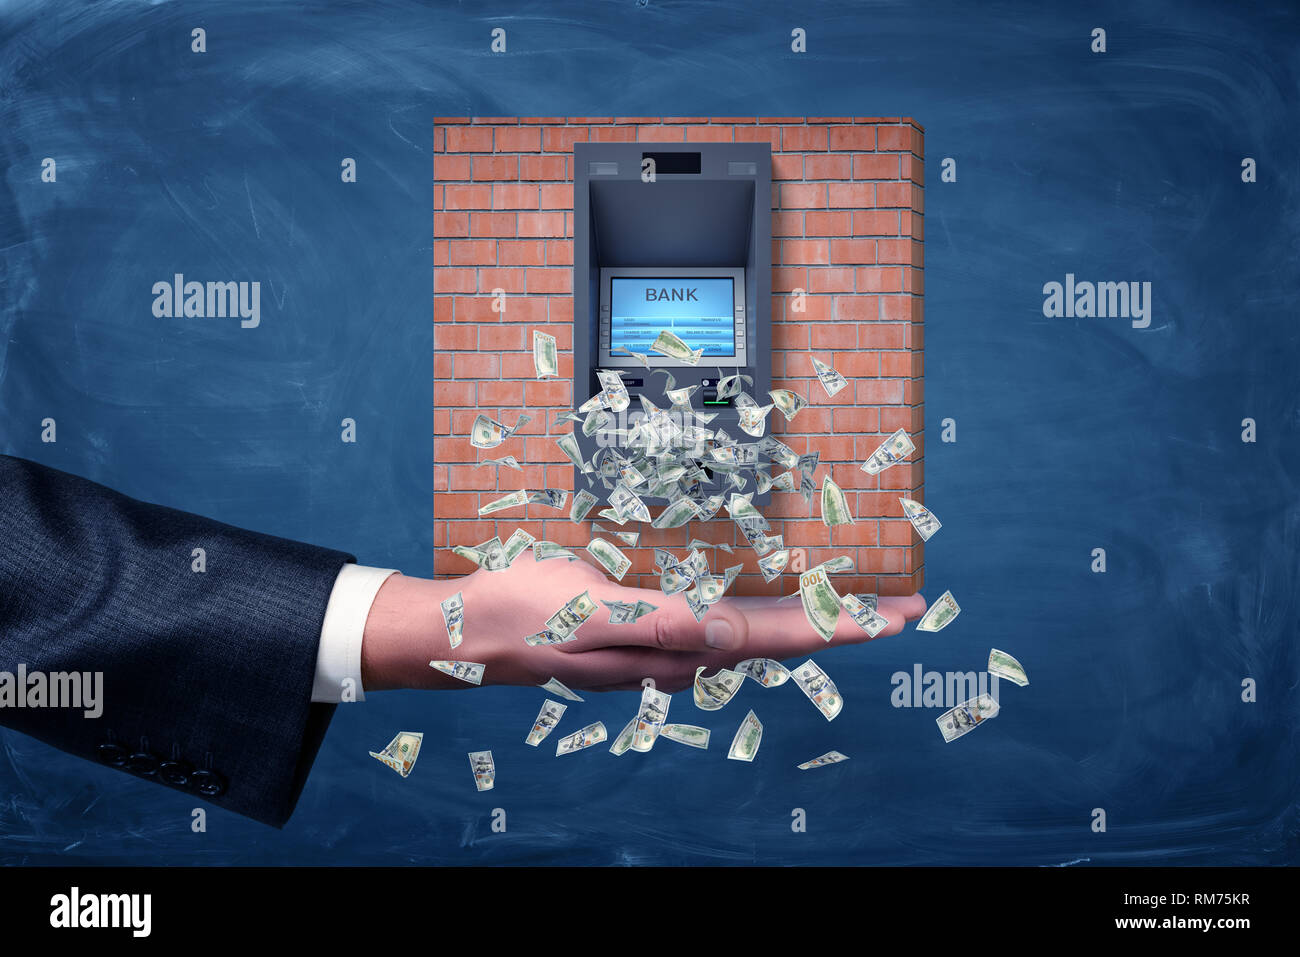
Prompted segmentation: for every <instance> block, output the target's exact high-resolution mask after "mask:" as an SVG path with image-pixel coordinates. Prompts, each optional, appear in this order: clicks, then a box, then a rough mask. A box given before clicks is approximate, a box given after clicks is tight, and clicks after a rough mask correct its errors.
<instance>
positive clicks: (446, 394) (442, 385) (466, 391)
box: [433, 382, 477, 406]
mask: <svg viewBox="0 0 1300 957" xmlns="http://www.w3.org/2000/svg"><path fill="white" fill-rule="evenodd" d="M475 385H476V383H474V382H435V383H434V384H433V404H434V405H441V406H452V405H475V404H476V401H477V400H476V399H475V393H474V389H475Z"/></svg>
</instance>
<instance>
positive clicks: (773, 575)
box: [758, 548, 790, 582]
mask: <svg viewBox="0 0 1300 957" xmlns="http://www.w3.org/2000/svg"><path fill="white" fill-rule="evenodd" d="M789 561H790V549H788V548H783V549H781V550H780V551H779V552H772V553H771V554H768V555H764V556H763V557H762V558H760V559H759V560H758V570H759V571H760V572H762V573H763V581H768V582H770V581H775V580H776V579H778V578H780V577H781V572H782V570H784V568H785V566H786V564H787V563H788V562H789Z"/></svg>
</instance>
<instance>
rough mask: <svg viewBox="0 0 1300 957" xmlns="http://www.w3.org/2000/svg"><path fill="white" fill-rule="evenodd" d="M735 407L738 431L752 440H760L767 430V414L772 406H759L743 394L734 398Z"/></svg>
mask: <svg viewBox="0 0 1300 957" xmlns="http://www.w3.org/2000/svg"><path fill="white" fill-rule="evenodd" d="M735 405H736V414H737V420H736V424H737V425H739V426H740V431H742V432H744V433H745V434H746V435H752V436H753V437H754V438H760V437H761V436H762V435H763V433H764V432H765V431H766V430H767V414H768V413H769V412H771V411H772V406H771V405H759V404H758V403H757V402H756V401H754V399H753V398H751V397H750V396H749V395H748V394H747V393H744V392H742V393H740V395H738V396H736V403H735Z"/></svg>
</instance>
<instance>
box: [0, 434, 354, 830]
mask: <svg viewBox="0 0 1300 957" xmlns="http://www.w3.org/2000/svg"><path fill="white" fill-rule="evenodd" d="M196 548H201V549H203V550H204V553H205V555H206V571H203V572H196V571H194V570H193V568H192V563H193V561H194V559H193V557H192V555H193V552H194V549H196ZM350 561H354V559H353V558H352V557H351V556H350V555H346V554H344V553H342V552H336V551H331V550H328V549H324V548H316V547H314V546H311V545H304V544H302V543H300V542H293V541H288V540H286V539H282V538H274V537H272V536H269V535H260V534H257V533H254V532H248V531H244V530H242V529H238V528H234V527H232V526H230V525H224V524H222V523H220V522H214V521H212V520H210V519H206V518H201V517H199V516H197V515H191V514H189V513H186V512H180V511H176V510H175V509H170V508H163V507H161V506H158V505H149V504H146V503H144V502H139V501H136V500H135V499H131V498H127V497H126V496H124V495H120V494H118V493H117V492H114V491H112V490H111V489H108V488H105V487H104V486H102V485H97V484H95V483H93V482H89V481H86V480H85V479H81V478H77V477H76V476H73V475H69V474H67V473H66V472H59V471H56V470H54V469H50V468H46V467H44V466H41V465H37V464H36V463H34V462H29V461H26V460H24V459H18V458H12V457H9V456H0V671H5V672H9V673H11V674H13V675H15V679H16V676H17V673H18V671H19V668H20V667H23V666H25V669H26V671H27V672H28V674H31V673H33V672H42V673H45V674H46V675H51V674H53V673H71V672H81V673H83V676H84V675H85V673H94V672H102V674H103V684H102V693H101V699H102V707H103V713H102V714H101V715H100V716H99V717H98V718H90V717H86V716H85V712H84V710H83V709H82V708H54V707H41V708H17V707H13V706H4V707H0V723H3V724H5V725H7V726H9V727H11V728H15V729H17V730H19V731H22V732H24V733H25V734H30V735H32V736H33V737H36V738H39V739H41V740H42V741H45V742H47V743H49V744H51V745H53V746H54V747H57V748H60V749H61V750H64V751H68V752H70V753H72V754H76V755H79V756H80V757H84V758H87V759H90V760H94V761H100V762H102V763H105V764H109V765H112V766H114V767H119V768H121V769H122V770H123V771H126V772H128V773H132V774H137V775H140V776H143V777H145V778H147V779H148V780H151V781H157V782H158V783H160V784H163V785H164V786H168V787H174V788H177V789H179V790H182V791H185V792H187V793H189V794H192V795H194V796H196V797H200V798H202V799H204V800H208V801H211V802H212V803H214V804H217V805H220V806H221V807H224V808H228V809H229V810H232V811H235V812H237V813H239V814H243V815H246V816H248V817H251V818H254V819H255V820H258V821H262V822H264V823H266V824H271V825H274V826H276V827H282V826H283V825H284V823H285V822H286V821H287V820H288V819H289V815H290V814H291V813H293V808H294V805H295V804H296V803H297V801H298V795H299V793H300V792H301V791H302V786H303V783H304V781H305V780H306V777H307V772H308V771H309V770H310V768H311V765H312V762H313V761H314V760H315V757H316V752H317V749H318V748H319V747H320V742H321V739H322V737H323V736H324V734H325V729H326V727H328V725H329V722H330V718H331V717H333V714H334V706H333V705H321V704H312V702H311V692H312V682H313V679H314V676H315V670H316V653H317V646H318V643H319V641H320V634H321V623H322V620H323V619H324V616H325V606H326V604H327V603H328V602H329V596H330V591H331V589H332V588H333V586H334V580H335V578H336V577H337V575H338V572H339V569H340V568H341V567H342V566H343V564H344V563H345V562H350ZM29 680H30V679H29ZM20 690H21V689H20Z"/></svg>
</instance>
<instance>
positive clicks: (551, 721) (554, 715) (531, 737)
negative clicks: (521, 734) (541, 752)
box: [524, 698, 569, 748]
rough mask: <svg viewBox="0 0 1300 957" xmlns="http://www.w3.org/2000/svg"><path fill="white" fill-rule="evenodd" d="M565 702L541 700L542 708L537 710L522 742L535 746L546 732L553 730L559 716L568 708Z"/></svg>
mask: <svg viewBox="0 0 1300 957" xmlns="http://www.w3.org/2000/svg"><path fill="white" fill-rule="evenodd" d="M568 707H569V706H568V705H567V704H561V703H560V702H559V701H552V700H550V699H549V698H547V699H546V700H545V701H543V702H542V710H541V711H539V712H537V720H536V721H534V722H533V727H532V730H531V731H529V732H528V737H527V738H525V739H524V744H528V745H531V746H532V747H534V748H535V747H537V746H538V745H539V744H541V743H542V741H543V740H544V739H545V738H546V736H547V735H548V734H550V733H551V732H552V731H554V730H555V726H556V725H557V724H559V723H560V718H561V717H562V716H563V715H564V712H565V711H566V710H568Z"/></svg>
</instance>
